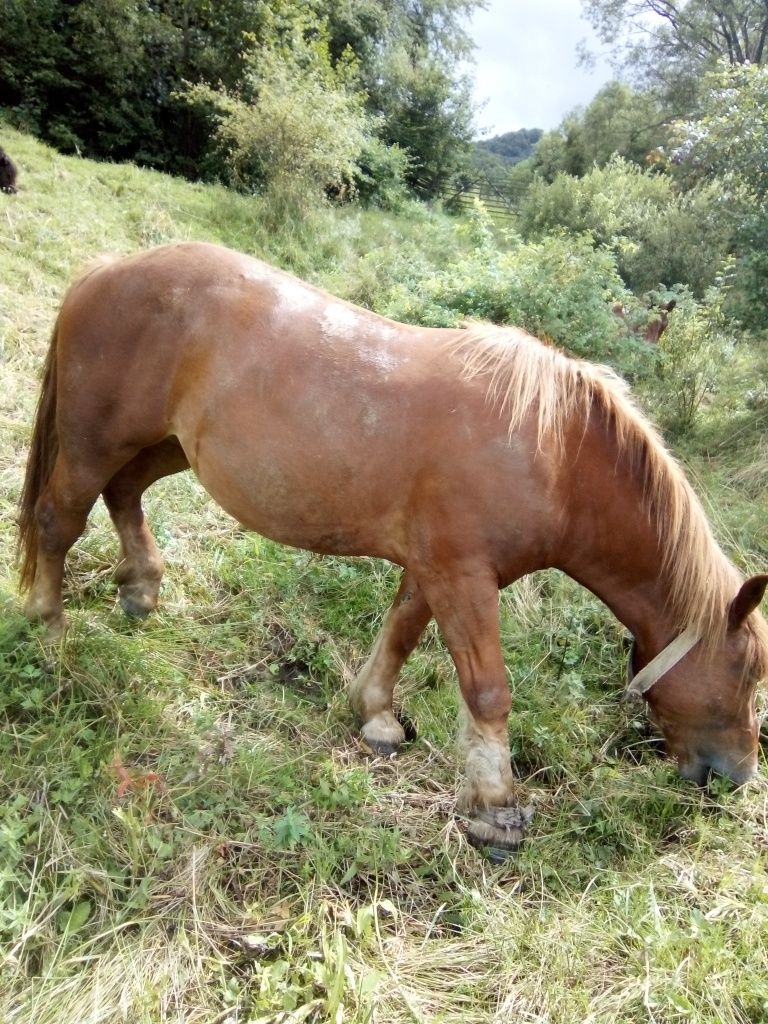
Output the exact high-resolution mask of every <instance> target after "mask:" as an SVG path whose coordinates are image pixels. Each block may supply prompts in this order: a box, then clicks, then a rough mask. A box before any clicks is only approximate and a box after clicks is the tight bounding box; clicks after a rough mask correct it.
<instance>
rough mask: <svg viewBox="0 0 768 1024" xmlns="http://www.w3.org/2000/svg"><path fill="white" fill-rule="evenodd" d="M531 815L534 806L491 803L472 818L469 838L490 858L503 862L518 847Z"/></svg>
mask: <svg viewBox="0 0 768 1024" xmlns="http://www.w3.org/2000/svg"><path fill="white" fill-rule="evenodd" d="M532 819H533V808H532V807H489V808H487V809H486V810H482V811H476V812H475V813H474V815H473V816H472V817H470V818H469V820H468V822H467V839H468V841H469V842H470V843H471V844H472V846H474V847H476V848H477V849H479V850H482V852H483V853H484V854H485V855H486V856H487V857H488V859H489V860H492V861H493V862H494V863H501V862H502V861H504V860H506V858H507V857H508V856H509V855H510V854H511V853H513V852H514V851H515V850H517V849H518V847H519V846H520V844H521V843H522V841H523V839H524V838H525V832H526V829H527V827H528V825H529V824H530V823H531V820H532Z"/></svg>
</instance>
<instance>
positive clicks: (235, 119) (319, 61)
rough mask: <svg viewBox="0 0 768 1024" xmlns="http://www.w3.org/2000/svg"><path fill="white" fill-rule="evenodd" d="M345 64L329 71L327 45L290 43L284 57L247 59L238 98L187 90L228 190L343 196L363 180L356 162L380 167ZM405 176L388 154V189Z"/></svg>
mask: <svg viewBox="0 0 768 1024" xmlns="http://www.w3.org/2000/svg"><path fill="white" fill-rule="evenodd" d="M355 77H356V65H355V62H354V59H353V58H352V57H351V56H350V57H349V58H348V59H342V60H340V61H338V62H337V63H336V64H335V65H334V64H333V63H332V61H331V56H330V53H329V50H328V45H327V43H326V42H324V41H323V40H322V39H321V40H316V41H313V42H307V41H306V40H303V39H299V40H294V42H293V44H292V46H291V48H290V49H288V48H281V49H273V50H264V49H261V50H259V51H254V53H253V55H252V56H251V57H250V58H249V60H248V72H247V74H246V78H245V86H244V88H243V89H242V90H241V91H240V92H239V93H237V94H234V93H231V92H229V91H227V90H226V89H224V88H220V89H213V88H211V87H210V86H209V85H205V84H198V85H192V86H189V87H188V88H187V89H186V90H185V92H184V93H183V96H184V98H185V99H186V100H187V102H189V103H190V104H192V105H194V106H197V107H201V108H203V109H205V110H207V111H208V112H209V116H211V117H212V119H213V121H214V123H215V138H216V141H217V143H218V145H219V147H220V149H221V151H222V154H223V159H224V162H225V165H226V166H227V168H228V172H229V177H230V182H231V184H233V185H235V186H236V187H238V188H241V189H243V190H246V191H248V190H254V189H256V188H262V189H263V188H265V187H267V188H274V187H279V188H281V189H282V190H283V191H285V190H286V188H287V187H288V186H292V187H293V188H294V189H295V191H296V192H297V193H299V194H301V193H313V194H314V195H317V194H318V193H323V192H326V193H327V192H332V193H334V194H336V195H348V194H350V193H351V192H353V191H354V188H355V185H354V183H355V181H356V180H362V179H363V178H365V177H366V174H365V172H364V171H362V170H361V167H360V162H361V160H362V158H363V154H369V159H370V154H371V153H376V154H377V156H378V161H379V164H380V165H381V164H383V162H384V154H383V153H382V149H383V148H384V147H383V144H382V143H380V142H378V145H377V141H378V140H376V137H375V129H376V120H375V119H374V118H373V117H371V116H370V115H369V114H367V113H366V112H365V107H364V104H365V96H364V94H363V93H361V92H360V91H359V90H358V89H357V88H356V86H355ZM398 160H399V161H400V171H399V173H400V177H401V179H402V175H403V173H404V167H403V158H399V157H398V155H397V154H393V155H392V156H391V158H390V166H389V168H388V177H389V179H390V185H389V187H390V189H391V188H392V180H393V179H396V178H397V173H398V171H397V167H398Z"/></svg>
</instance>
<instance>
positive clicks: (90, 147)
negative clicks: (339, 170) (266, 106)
mask: <svg viewBox="0 0 768 1024" xmlns="http://www.w3.org/2000/svg"><path fill="white" fill-rule="evenodd" d="M481 5H482V0H386V2H373V0H360V2H357V0H355V2H353V0H339V2H333V3H331V2H330V0H309V2H307V0H279V2H278V3H267V2H266V0H217V2H215V3H214V2H213V0H74V2H72V0H2V3H0V17H1V18H2V25H3V30H2V34H0V96H2V98H3V99H2V102H3V106H4V107H5V108H6V109H5V110H4V114H5V116H6V117H7V118H8V119H9V120H10V121H11V123H13V124H14V125H15V126H17V127H20V128H22V129H24V130H27V131H31V132H32V133H34V134H36V135H38V136H39V137H40V138H42V139H44V140H46V141H48V142H52V143H53V144H54V145H56V146H57V147H58V148H60V149H61V150H63V151H64V152H78V153H81V154H82V155H84V156H93V157H101V158H109V159H113V160H115V159H116V160H133V161H135V162H137V163H139V164H143V165H147V166H151V167H155V168H158V169H162V170H166V171H170V172H172V173H180V174H184V175H186V176H188V177H192V178H197V177H203V178H208V179H213V178H221V179H224V180H227V179H228V178H231V177H232V165H231V161H228V159H227V156H228V151H227V148H226V145H225V146H224V147H222V145H221V143H222V132H221V131H219V130H218V129H219V128H220V126H221V112H222V102H223V103H224V106H226V105H227V103H228V104H229V107H230V110H231V109H232V104H233V103H234V102H237V101H242V102H251V101H252V100H254V99H257V98H258V96H259V95H260V92H261V91H262V84H263V91H266V92H268V91H269V90H270V88H271V87H273V86H274V82H275V80H276V77H279V76H280V74H281V73H282V74H283V76H284V77H285V75H286V71H287V70H290V69H294V70H295V69H297V68H298V69H299V70H301V71H306V67H307V65H308V64H311V65H312V67H311V69H310V71H309V75H310V77H312V78H313V81H314V84H315V86H316V87H323V86H324V87H325V88H326V89H327V91H328V94H329V97H330V99H331V103H332V105H333V104H334V103H335V107H336V113H337V114H338V113H339V110H340V108H341V107H342V106H344V103H343V102H342V100H341V97H340V91H341V92H344V93H346V94H347V96H348V97H349V100H348V102H347V104H346V106H347V107H348V108H349V110H350V111H354V113H353V114H351V116H352V118H353V120H354V119H355V118H357V119H358V121H357V125H356V130H357V131H358V133H359V138H360V141H361V147H360V149H359V150H358V152H357V153H356V154H355V159H353V161H352V162H353V163H354V164H355V166H356V167H359V170H360V174H361V176H362V177H363V178H365V177H366V175H367V177H368V178H369V179H370V177H371V173H372V172H373V173H376V171H377V169H378V170H381V165H383V167H384V170H383V171H382V173H383V174H384V176H385V177H386V176H387V175H390V176H391V174H392V173H393V166H394V168H395V170H399V173H400V174H401V176H402V177H403V178H404V183H405V184H406V185H407V186H409V187H410V188H411V189H413V190H415V191H416V192H417V193H418V194H421V195H424V196H432V195H435V194H437V193H438V192H439V190H440V189H441V187H442V186H443V184H444V183H445V181H446V180H447V179H448V178H449V177H450V176H451V174H452V173H453V172H454V170H455V168H456V166H457V165H458V163H459V161H460V159H461V158H462V155H463V154H464V152H465V151H466V149H467V147H468V145H469V143H470V140H471V137H472V107H471V103H470V95H469V83H468V81H467V79H466V72H465V69H464V65H463V63H462V62H463V61H465V59H466V58H467V57H468V56H469V55H470V53H471V50H472V44H471V41H470V39H469V36H468V35H467V32H466V29H465V27H464V26H465V22H466V19H467V16H468V15H469V14H471V12H472V11H473V10H474V9H475V8H477V7H479V6H481ZM313 47H314V48H316V50H315V53H314V57H312V50H313ZM308 55H309V57H308ZM262 57H264V60H262ZM321 61H324V63H325V66H324V67H323V68H321V67H320V64H321ZM281 62H282V65H283V66H282V70H281V69H280V68H279V67H277V68H276V65H279V64H280V63H281ZM262 68H264V81H263V83H262V79H261V77H260V75H261V72H262ZM200 88H202V89H203V90H208V93H207V96H208V99H209V100H213V99H215V98H214V97H212V95H211V94H212V93H217V94H218V96H219V98H220V102H211V103H209V104H205V103H190V102H189V96H190V89H191V90H193V92H192V95H193V96H195V97H196V98H197V99H198V100H199V99H201V98H202V96H203V94H202V93H201V92H199V91H198V92H197V93H195V92H194V90H195V89H198V90H199V89H200ZM334 95H335V100H334V98H333V97H334ZM222 98H225V99H223V100H222ZM314 110H316V107H312V106H310V109H309V110H308V111H307V112H306V119H307V120H310V121H311V119H312V116H313V112H314ZM301 112H302V108H301V107H299V109H298V111H295V112H294V113H295V114H296V115H298V116H300V115H301ZM362 115H364V117H365V119H367V120H365V123H363V122H360V120H359V119H360V117H361V116H362ZM337 123H338V122H337ZM279 126H280V122H279V121H278V122H277V124H276V126H275V127H276V130H279ZM344 127H346V125H345V126H344ZM351 130H352V131H354V130H355V129H351ZM223 135H224V137H225V138H227V132H226V131H224V133H223ZM231 135H232V132H229V141H230V143H231ZM363 142H364V144H363ZM390 149H391V150H392V151H393V153H392V154H390V155H388V150H390ZM246 162H247V161H246ZM234 163H235V165H238V166H239V171H240V172H242V170H243V166H242V165H243V160H242V159H238V158H236V159H235V160H234ZM258 164H259V161H258V160H256V161H251V167H252V169H253V172H254V173H256V171H257V170H258ZM262 170H263V168H262ZM258 183H259V182H258V177H257V178H256V179H254V180H253V181H251V182H250V183H249V184H251V185H258ZM239 184H243V182H242V180H240V181H239ZM329 184H330V183H329Z"/></svg>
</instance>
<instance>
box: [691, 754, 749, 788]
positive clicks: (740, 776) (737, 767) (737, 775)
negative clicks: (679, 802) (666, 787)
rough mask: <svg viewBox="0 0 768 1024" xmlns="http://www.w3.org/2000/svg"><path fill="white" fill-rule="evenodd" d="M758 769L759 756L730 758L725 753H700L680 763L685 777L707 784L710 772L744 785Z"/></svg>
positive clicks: (696, 782)
mask: <svg viewBox="0 0 768 1024" xmlns="http://www.w3.org/2000/svg"><path fill="white" fill-rule="evenodd" d="M756 771H757V756H756V755H753V756H751V757H746V758H745V757H739V758H737V759H736V758H730V757H728V756H726V755H724V754H710V755H700V756H697V757H694V758H691V759H690V760H689V761H686V762H685V764H681V765H680V774H681V775H682V776H683V778H685V779H688V780H689V781H690V782H693V783H695V784H696V785H697V786H705V785H706V784H707V780H708V778H709V775H710V772H714V773H715V774H716V775H721V776H723V778H726V779H730V781H731V782H732V783H733V784H734V785H735V786H743V785H744V784H745V783H746V782H749V780H750V779H751V778H752V777H753V776H754V775H755V773H756Z"/></svg>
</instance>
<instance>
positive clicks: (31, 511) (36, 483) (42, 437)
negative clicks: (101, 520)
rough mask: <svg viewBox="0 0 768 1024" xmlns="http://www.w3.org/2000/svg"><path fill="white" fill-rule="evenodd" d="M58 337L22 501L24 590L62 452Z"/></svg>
mask: <svg viewBox="0 0 768 1024" xmlns="http://www.w3.org/2000/svg"><path fill="white" fill-rule="evenodd" d="M57 335H58V323H57V325H56V326H55V327H54V328H53V335H52V337H51V345H50V348H49V349H48V356H47V358H46V360H45V369H44V370H43V384H42V389H41V391H40V398H39V400H38V403H37V412H36V414H35V424H34V427H33V429H32V444H31V447H30V449H29V457H28V459H27V470H26V474H25V476H24V486H23V488H22V491H21V499H20V501H19V512H18V520H17V521H18V525H19V539H18V547H17V557H18V560H19V561H20V562H21V568H20V581H19V585H20V588H21V589H22V590H27V589H29V587H31V586H32V583H33V581H34V578H35V568H36V566H37V545H38V528H37V518H36V516H35V507H36V505H37V501H38V498H39V497H40V495H41V494H42V492H43V490H44V489H45V487H46V485H47V483H48V481H49V480H50V478H51V473H52V472H53V466H54V463H55V462H56V456H57V455H58V452H59V437H58V433H57V430H56V364H57V358H56V349H57V344H56V339H57Z"/></svg>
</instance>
